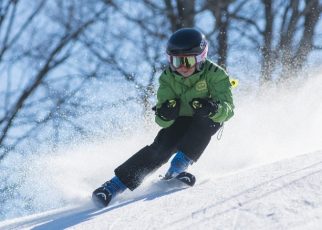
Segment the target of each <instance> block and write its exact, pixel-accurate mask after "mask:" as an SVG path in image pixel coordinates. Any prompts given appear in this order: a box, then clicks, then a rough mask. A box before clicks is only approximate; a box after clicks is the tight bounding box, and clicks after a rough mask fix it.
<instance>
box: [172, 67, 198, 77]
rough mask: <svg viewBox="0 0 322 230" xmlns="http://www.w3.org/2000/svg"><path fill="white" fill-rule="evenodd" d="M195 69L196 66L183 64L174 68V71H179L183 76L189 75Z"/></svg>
mask: <svg viewBox="0 0 322 230" xmlns="http://www.w3.org/2000/svg"><path fill="white" fill-rule="evenodd" d="M195 70H196V66H193V67H191V68H187V67H185V66H181V67H179V68H178V69H176V71H177V72H178V73H180V74H181V75H182V76H183V77H189V76H190V75H192V74H193V73H194V72H195Z"/></svg>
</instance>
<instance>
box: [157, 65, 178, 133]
mask: <svg viewBox="0 0 322 230" xmlns="http://www.w3.org/2000/svg"><path fill="white" fill-rule="evenodd" d="M170 77H171V76H168V75H167V74H166V71H164V72H163V73H162V74H161V76H160V78H159V88H158V92H157V100H158V102H157V108H160V107H161V105H162V103H164V102H165V101H167V100H171V99H174V98H176V94H175V92H174V91H173V89H172V87H171V83H170V79H169V78H170ZM155 122H156V123H157V124H158V125H159V126H161V127H162V128H167V127H169V126H171V125H172V124H173V123H174V120H172V121H165V120H162V119H161V118H160V117H159V116H158V115H156V116H155Z"/></svg>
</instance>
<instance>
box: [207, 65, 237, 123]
mask: <svg viewBox="0 0 322 230" xmlns="http://www.w3.org/2000/svg"><path fill="white" fill-rule="evenodd" d="M214 69H215V70H214V71H212V72H210V73H209V74H210V76H209V78H208V79H209V83H208V87H209V91H210V95H211V98H212V100H213V101H215V102H218V103H219V104H218V106H219V107H218V111H217V113H216V114H215V115H213V116H212V117H210V118H211V119H212V120H213V121H214V122H225V121H228V120H229V119H230V118H231V117H232V116H233V115H234V103H233V97H232V92H231V84H230V80H229V77H228V75H227V73H226V72H225V71H224V70H223V69H222V68H220V67H218V66H217V67H215V68H214Z"/></svg>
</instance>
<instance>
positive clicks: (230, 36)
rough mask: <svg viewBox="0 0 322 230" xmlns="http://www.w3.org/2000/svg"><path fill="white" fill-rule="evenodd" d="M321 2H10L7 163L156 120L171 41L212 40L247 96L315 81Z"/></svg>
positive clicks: (0, 147)
mask: <svg viewBox="0 0 322 230" xmlns="http://www.w3.org/2000/svg"><path fill="white" fill-rule="evenodd" d="M321 13H322V1H321V0H236V1H233V0H232V1H229V0H208V1H206V0H162V1H158V0H154V1H153V0H135V1H134V0H124V1H121V0H91V1H86V0H69V1H64V0H53V1H52V0H34V1H24V0H1V1H0V164H1V162H2V161H3V160H4V159H5V157H7V156H8V155H9V154H11V153H13V152H19V153H20V154H31V153H34V152H37V150H39V147H40V146H42V145H45V146H46V147H47V148H48V149H50V150H51V151H55V149H57V148H58V147H59V146H61V145H65V144H69V143H71V142H78V141H81V140H90V139H92V138H93V137H102V136H104V137H106V136H113V135H117V134H116V131H117V132H120V133H127V132H129V131H130V130H131V129H133V128H135V126H136V125H138V124H142V122H137V121H145V122H147V123H148V122H149V121H151V120H153V119H151V114H152V113H151V107H152V106H153V105H154V103H155V91H156V89H157V79H158V76H159V74H160V72H161V71H162V68H163V67H164V66H165V65H166V64H167V63H166V57H165V47H166V42H167V39H168V38H169V36H170V35H171V33H172V32H174V31H176V30H177V29H179V28H182V27H196V28H198V29H200V30H201V31H202V32H203V33H205V35H206V37H207V39H208V41H209V45H210V49H209V57H210V58H211V59H212V60H213V61H215V62H217V63H218V64H219V65H221V66H223V67H224V68H226V69H227V70H228V72H229V73H230V74H231V75H232V76H233V77H234V78H237V79H239V80H240V84H239V89H237V90H239V91H245V92H249V91H250V90H251V89H254V87H255V88H256V89H257V90H258V91H260V90H261V89H262V88H264V87H265V86H266V85H267V84H270V85H274V86H275V87H279V85H280V84H282V83H283V82H285V81H292V80H294V79H300V80H301V81H305V79H307V78H309V77H310V69H311V68H315V67H317V66H319V65H320V63H321V60H322V58H321V51H322V19H321Z"/></svg>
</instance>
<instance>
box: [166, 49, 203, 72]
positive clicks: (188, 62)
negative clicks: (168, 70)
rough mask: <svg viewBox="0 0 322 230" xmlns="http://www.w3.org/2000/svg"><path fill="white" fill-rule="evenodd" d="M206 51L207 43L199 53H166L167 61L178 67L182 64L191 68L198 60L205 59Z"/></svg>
mask: <svg viewBox="0 0 322 230" xmlns="http://www.w3.org/2000/svg"><path fill="white" fill-rule="evenodd" d="M207 53H208V45H206V47H205V49H204V50H203V51H202V53H201V54H198V55H181V56H180V55H178V56H175V55H169V54H167V55H168V61H169V63H170V65H171V66H172V67H173V68H175V69H178V68H180V67H181V66H184V67H186V68H192V67H194V66H196V65H197V63H199V62H203V61H205V59H206V57H207Z"/></svg>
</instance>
